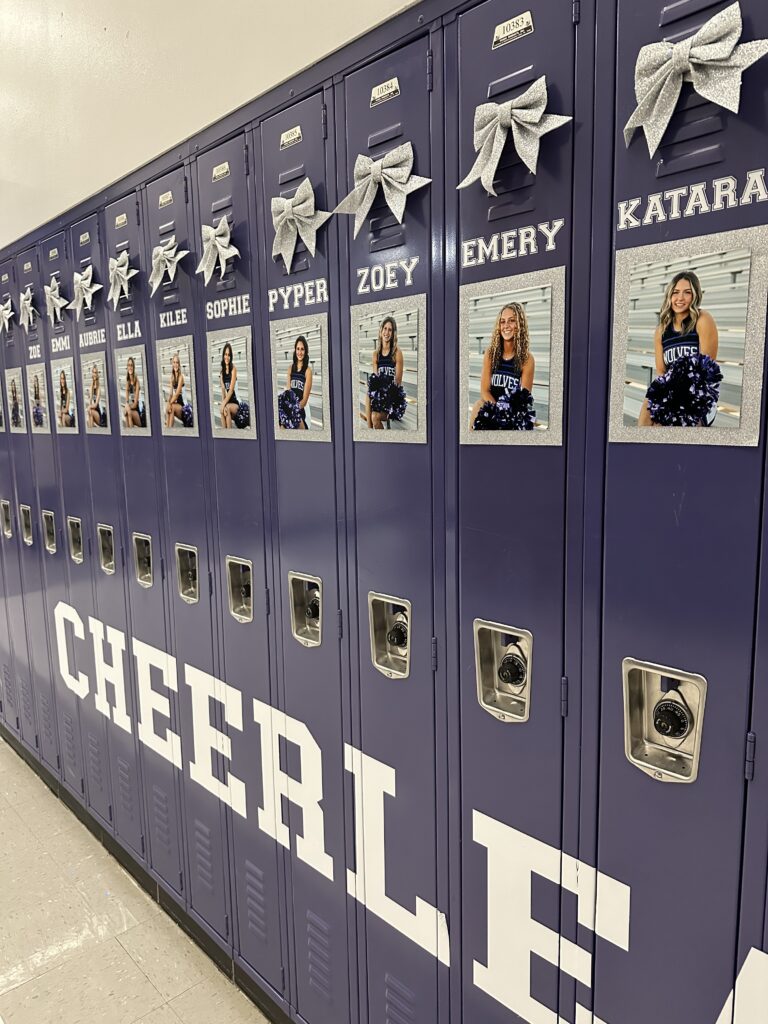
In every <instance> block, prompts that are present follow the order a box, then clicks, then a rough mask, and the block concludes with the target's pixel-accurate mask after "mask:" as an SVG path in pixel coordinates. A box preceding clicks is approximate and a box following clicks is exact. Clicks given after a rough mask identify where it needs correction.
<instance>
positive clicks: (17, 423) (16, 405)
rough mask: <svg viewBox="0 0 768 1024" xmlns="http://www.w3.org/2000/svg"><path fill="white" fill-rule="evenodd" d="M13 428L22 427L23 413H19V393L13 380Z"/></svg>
mask: <svg viewBox="0 0 768 1024" xmlns="http://www.w3.org/2000/svg"><path fill="white" fill-rule="evenodd" d="M11 426H13V427H20V426H21V413H20V411H19V393H18V391H17V390H16V381H15V380H11Z"/></svg>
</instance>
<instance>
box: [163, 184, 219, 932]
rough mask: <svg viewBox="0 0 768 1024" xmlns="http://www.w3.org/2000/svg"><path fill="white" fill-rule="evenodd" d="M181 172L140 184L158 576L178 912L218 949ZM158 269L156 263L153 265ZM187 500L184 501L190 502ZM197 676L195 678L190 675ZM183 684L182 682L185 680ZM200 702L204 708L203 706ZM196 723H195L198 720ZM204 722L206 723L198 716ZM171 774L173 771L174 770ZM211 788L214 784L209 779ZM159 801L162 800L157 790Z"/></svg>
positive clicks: (194, 377) (199, 442) (211, 664)
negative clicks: (160, 509) (170, 718)
mask: <svg viewBox="0 0 768 1024" xmlns="http://www.w3.org/2000/svg"><path fill="white" fill-rule="evenodd" d="M188 181H189V179H188V178H187V176H186V172H185V171H184V170H182V169H179V170H178V171H173V172H171V174H168V175H166V176H165V177H163V178H161V179H159V180H158V181H154V182H151V183H150V184H149V185H148V186H147V192H146V204H147V231H146V235H147V250H148V251H151V252H152V253H153V259H154V254H155V252H156V250H157V248H158V247H161V248H162V249H163V251H164V253H165V255H164V256H163V260H165V259H166V257H167V261H168V263H169V264H171V265H173V266H174V267H175V271H174V274H173V278H172V279H171V277H170V273H169V270H168V269H165V270H164V271H163V276H162V280H161V281H160V283H159V284H158V287H157V289H156V290H155V293H154V296H153V297H152V301H151V325H152V332H153V337H154V339H155V344H154V352H155V361H156V366H157V377H156V381H157V388H158V395H157V409H158V420H159V429H160V431H161V433H162V444H161V452H162V457H161V463H160V470H161V474H162V475H163V476H164V478H165V505H166V515H167V522H166V536H167V541H166V550H167V551H168V567H167V575H168V581H169V590H170V602H169V603H170V609H171V625H172V644H171V647H170V650H171V654H172V655H173V656H174V657H175V659H176V668H177V679H178V683H177V685H178V690H179V696H178V697H177V698H174V695H173V694H167V697H168V699H169V700H170V701H171V711H172V714H173V715H175V716H177V731H178V732H179V734H180V736H181V742H182V745H183V749H184V750H185V751H186V755H185V764H184V777H183V807H184V814H183V818H182V821H183V835H184V839H183V846H184V847H185V851H186V861H187V866H186V875H185V876H184V877H182V878H180V881H179V885H180V888H181V890H182V891H183V892H184V895H185V899H186V901H187V905H188V908H189V910H190V912H191V913H192V914H193V916H194V917H195V918H196V919H197V920H199V921H200V922H201V923H202V924H203V926H204V927H206V928H207V929H209V930H211V931H212V932H213V933H214V934H215V935H216V936H217V937H218V938H219V940H220V941H228V940H229V906H228V900H229V893H228V873H227V847H226V817H225V814H224V805H223V804H222V802H221V801H220V800H219V799H217V797H216V796H214V795H213V793H212V792H210V791H209V790H208V789H206V786H205V784H203V783H201V782H200V781H198V779H200V778H203V777H204V778H205V780H206V782H207V783H208V787H209V789H210V788H213V783H212V782H211V777H212V771H213V770H214V768H213V765H214V764H215V765H216V770H217V771H218V770H219V763H220V762H219V758H218V755H213V754H211V753H210V752H208V751H205V750H203V751H201V753H200V764H199V768H198V769H197V770H196V774H197V779H196V778H195V777H194V775H193V774H192V772H193V769H192V764H193V753H192V752H193V751H194V750H195V741H194V736H195V717H194V714H195V710H196V708H198V709H199V707H200V702H198V704H197V705H194V704H193V700H192V698H193V696H194V692H193V691H192V685H193V684H192V682H191V681H190V676H189V672H188V669H187V668H186V666H189V665H194V666H195V667H196V668H198V669H200V670H201V671H202V672H203V673H205V674H206V678H208V679H210V678H211V677H215V671H216V668H215V652H214V638H213V625H212V623H213V607H214V600H213V578H212V570H211V560H210V554H209V551H210V548H209V543H210V542H209V536H208V525H207V524H208V523H209V521H210V518H211V508H210V505H209V490H208V488H207V487H206V486H205V479H204V474H205V455H206V444H205V440H204V436H205V431H206V429H207V417H206V415H205V402H204V400H203V394H204V388H203V386H202V382H203V381H204V380H205V373H204V362H205V346H204V344H203V343H202V339H201V338H200V337H199V336H198V337H195V334H194V330H195V328H194V323H195V311H194V305H193V272H194V266H195V265H196V264H195V257H194V255H193V254H192V253H190V254H189V255H181V254H182V253H185V252H189V250H194V249H195V246H194V245H193V244H192V232H191V225H192V214H191V209H190V207H189V205H188V203H189V191H188ZM163 266H164V267H166V266H167V265H166V263H163ZM191 496H194V500H190V498H191ZM195 678H197V677H195ZM185 680H186V681H185ZM209 703H210V702H209ZM202 718H205V715H204V714H202ZM207 724H208V725H212V724H213V720H212V719H211V718H210V716H209V717H208V718H207ZM178 767H181V765H180V764H179V766H178ZM216 781H218V779H217V780H216ZM165 796H166V799H167V800H170V792H169V790H168V789H166V790H165Z"/></svg>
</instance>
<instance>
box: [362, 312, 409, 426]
mask: <svg viewBox="0 0 768 1024" xmlns="http://www.w3.org/2000/svg"><path fill="white" fill-rule="evenodd" d="M385 315H386V314H385ZM383 319H384V317H383V316H381V315H379V314H375V315H374V314H369V315H364V316H361V317H360V319H359V320H357V323H356V325H355V330H356V331H357V337H358V338H359V340H360V347H359V353H360V362H359V365H358V372H357V380H358V384H359V390H358V397H359V408H360V415H361V416H363V417H365V396H366V394H367V391H368V378H369V377H370V375H371V374H372V373H373V363H372V359H373V353H374V352H375V351H376V345H377V344H378V339H379V324H380V323H381V322H382V320H383ZM394 320H395V323H396V324H397V346H398V348H399V349H400V350H401V351H402V353H403V382H402V383H403V389H404V390H405V397H406V399H407V401H408V407H407V409H406V411H405V416H403V418H402V420H391V421H390V420H388V421H387V422H386V424H385V428H386V429H387V430H389V429H392V430H416V429H417V427H418V425H419V408H418V393H419V387H418V382H419V312H418V310H417V309H413V310H407V311H406V312H405V313H403V312H402V311H399V312H398V313H397V315H396V316H395V317H394Z"/></svg>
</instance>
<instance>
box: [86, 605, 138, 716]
mask: <svg viewBox="0 0 768 1024" xmlns="http://www.w3.org/2000/svg"><path fill="white" fill-rule="evenodd" d="M88 628H89V629H90V631H91V636H92V637H93V652H94V664H95V666H96V692H95V694H94V703H95V704H96V710H97V711H99V712H100V713H101V714H102V715H104V717H105V718H110V717H111V718H112V721H113V722H114V723H115V725H116V726H118V728H120V729H123V730H124V731H125V732H128V733H130V732H132V728H131V720H130V718H129V717H128V708H127V705H126V700H125V672H124V671H123V655H124V654H125V634H124V633H121V632H120V630H119V629H114V628H113V627H112V626H107V641H108V643H109V646H110V650H111V659H112V661H111V663H110V664H107V662H106V661H105V660H104V626H103V625H102V623H101V622H100V621H99V619H94V618H92V616H90V615H89V616H88ZM107 683H111V684H112V687H113V690H114V694H115V706H114V707H112V708H111V707H110V705H109V701H108V699H107Z"/></svg>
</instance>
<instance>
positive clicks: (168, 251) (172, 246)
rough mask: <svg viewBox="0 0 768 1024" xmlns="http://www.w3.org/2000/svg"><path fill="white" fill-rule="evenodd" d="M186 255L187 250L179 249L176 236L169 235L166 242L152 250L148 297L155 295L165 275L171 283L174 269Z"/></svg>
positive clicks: (174, 275)
mask: <svg viewBox="0 0 768 1024" xmlns="http://www.w3.org/2000/svg"><path fill="white" fill-rule="evenodd" d="M188 253H189V249H179V246H178V243H177V242H176V235H171V237H170V238H169V239H168V241H167V242H164V243H163V244H162V245H156V246H155V247H154V249H153V250H152V273H151V274H150V275H149V294H150V295H154V294H155V292H156V291H157V289H158V288H159V287H160V285H161V283H162V280H163V278H164V277H165V275H166V274H168V280H169V281H173V279H174V278H175V277H176V267H177V266H178V264H179V263H180V262H181V260H183V259H184V257H185V256H186V255H188Z"/></svg>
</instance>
